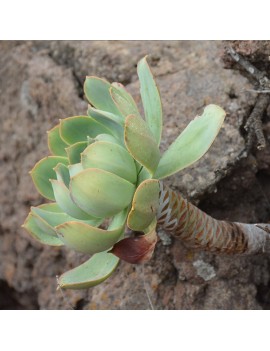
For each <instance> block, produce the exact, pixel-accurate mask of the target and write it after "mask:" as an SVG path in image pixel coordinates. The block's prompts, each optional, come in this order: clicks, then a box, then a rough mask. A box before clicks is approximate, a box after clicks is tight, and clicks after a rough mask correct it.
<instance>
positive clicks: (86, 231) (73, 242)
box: [56, 210, 127, 255]
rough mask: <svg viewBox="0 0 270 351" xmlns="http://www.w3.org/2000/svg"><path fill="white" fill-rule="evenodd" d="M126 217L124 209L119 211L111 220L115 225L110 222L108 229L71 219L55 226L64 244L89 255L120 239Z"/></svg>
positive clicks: (106, 247)
mask: <svg viewBox="0 0 270 351" xmlns="http://www.w3.org/2000/svg"><path fill="white" fill-rule="evenodd" d="M126 217H127V211H126V210H125V211H122V212H121V213H119V214H118V215H117V216H116V219H114V220H113V222H114V221H116V222H117V224H116V225H115V224H114V223H113V222H112V224H111V227H109V228H108V230H104V229H100V228H96V227H93V226H91V225H88V224H86V223H83V222H74V221H73V222H66V223H64V224H61V225H59V226H57V227H56V231H57V234H58V236H59V238H60V239H61V240H62V241H63V242H64V243H65V244H66V246H68V247H69V248H71V249H73V250H75V251H78V252H82V253H86V254H90V255H91V254H94V253H98V252H102V251H105V250H108V249H110V248H111V247H112V246H113V245H114V244H115V243H116V242H117V241H118V240H119V239H120V237H121V235H122V234H123V230H124V226H125V221H126ZM119 218H120V219H119ZM119 221H120V223H119ZM112 228H113V229H112Z"/></svg>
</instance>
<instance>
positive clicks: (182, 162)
mask: <svg viewBox="0 0 270 351" xmlns="http://www.w3.org/2000/svg"><path fill="white" fill-rule="evenodd" d="M225 115H226V113H225V111H224V110H223V109H222V108H221V107H219V106H217V105H208V106H206V107H205V109H204V112H203V114H202V115H201V116H198V117H196V118H195V119H194V120H193V121H191V122H190V123H189V124H188V126H187V127H186V128H185V129H184V131H183V132H182V133H181V134H180V135H179V137H178V138H177V139H176V140H175V141H174V142H173V143H172V144H171V146H170V147H169V148H168V150H167V151H166V152H165V153H164V154H163V156H162V158H161V160H160V162H159V165H158V168H157V170H156V173H155V174H154V178H156V179H162V178H165V177H168V176H170V175H172V174H174V173H176V172H179V171H180V170H182V169H184V168H186V167H188V166H190V165H191V164H193V163H194V162H196V161H197V160H199V159H200V158H201V157H202V156H203V155H204V154H205V153H206V151H207V150H208V149H209V148H210V146H211V145H212V143H213V141H214V140H215V138H216V136H217V134H218V132H219V130H220V128H221V126H222V123H223V121H224V118H225Z"/></svg>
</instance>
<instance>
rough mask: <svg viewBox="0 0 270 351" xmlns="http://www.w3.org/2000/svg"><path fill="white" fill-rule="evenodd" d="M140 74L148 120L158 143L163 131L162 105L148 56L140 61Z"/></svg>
mask: <svg viewBox="0 0 270 351" xmlns="http://www.w3.org/2000/svg"><path fill="white" fill-rule="evenodd" d="M138 76H139V80H140V85H141V89H140V91H141V97H142V102H143V108H144V113H145V119H146V122H147V124H148V126H149V128H150V130H151V132H152V134H153V135H154V138H155V140H156V143H157V145H159V143H160V139H161V133H162V123H163V122H162V105H161V100H160V95H159V91H158V88H157V85H156V82H155V80H154V77H153V74H152V72H151V70H150V68H149V66H148V63H147V61H146V57H144V58H143V59H142V60H140V61H139V63H138Z"/></svg>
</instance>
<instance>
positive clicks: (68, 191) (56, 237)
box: [23, 57, 225, 289]
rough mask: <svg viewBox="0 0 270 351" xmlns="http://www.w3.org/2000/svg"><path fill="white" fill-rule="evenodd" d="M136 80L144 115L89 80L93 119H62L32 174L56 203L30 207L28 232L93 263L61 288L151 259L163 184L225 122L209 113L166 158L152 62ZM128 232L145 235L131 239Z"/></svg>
mask: <svg viewBox="0 0 270 351" xmlns="http://www.w3.org/2000/svg"><path fill="white" fill-rule="evenodd" d="M138 76H139V81H140V93H141V99H142V104H143V110H144V114H143V115H142V114H141V113H140V111H139V109H138V107H137V105H136V103H135V101H134V99H133V98H132V96H131V95H130V94H129V93H128V91H127V90H126V89H125V88H124V86H123V85H121V84H119V83H112V84H111V83H109V82H107V81H106V80H104V79H100V78H97V77H92V76H90V77H86V80H85V83H84V92H85V96H86V98H87V100H88V101H89V106H88V110H87V114H86V115H85V116H74V117H68V118H65V119H62V120H60V123H59V124H58V125H56V126H55V127H54V128H53V129H51V130H50V131H49V132H48V146H49V150H50V152H51V155H50V156H47V157H45V158H43V159H41V160H40V161H39V162H38V163H37V164H36V165H35V166H34V168H33V169H32V171H31V172H30V173H31V176H32V179H33V182H34V184H35V186H36V188H37V190H38V191H39V193H40V194H41V195H42V196H43V197H45V198H46V199H47V200H50V201H51V202H49V203H46V204H43V205H41V206H37V207H31V211H30V213H29V215H28V217H27V218H26V220H25V223H24V225H23V227H24V228H25V229H26V230H27V231H28V232H29V233H30V234H31V235H32V237H34V238H35V239H36V240H38V241H39V242H41V243H42V244H46V245H52V246H61V245H66V246H67V247H69V248H70V249H72V250H75V251H78V252H82V253H85V254H89V255H90V256H91V257H90V258H89V260H88V261H86V262H85V263H83V264H82V265H80V266H78V267H76V268H74V269H72V270H70V271H68V272H66V273H64V274H62V276H60V279H59V284H60V286H61V287H62V288H73V289H80V288H88V287H91V286H94V285H97V284H99V283H101V282H102V281H104V280H105V279H106V278H108V277H109V276H110V275H111V274H112V273H113V271H114V270H115V268H116V266H117V264H118V262H119V259H124V260H126V261H128V262H130V263H141V262H145V261H147V260H149V259H150V258H151V256H152V253H153V250H154V247H155V244H156V241H157V236H156V225H157V220H158V218H157V216H158V213H159V212H160V184H161V183H160V180H161V179H163V178H165V177H167V176H170V175H172V174H174V173H176V172H178V171H180V170H182V169H183V168H185V167H187V166H189V165H191V164H192V163H194V162H195V161H197V160H198V159H199V158H200V157H202V156H203V155H204V154H205V152H206V151H207V150H208V148H209V147H210V146H211V144H212V142H213V141H214V139H215V137H216V135H217V134H218V131H219V129H220V127H221V125H222V123H223V120H224V117H225V112H224V111H223V109H222V108H220V107H219V106H216V105H208V106H206V107H205V109H204V112H203V114H202V115H201V116H198V117H196V118H195V119H194V120H193V121H191V122H190V124H189V125H188V126H187V127H186V129H185V130H184V131H183V132H182V133H181V134H180V135H179V136H178V138H177V139H176V140H175V141H174V142H173V143H172V144H171V145H170V147H169V148H168V150H167V151H166V152H165V153H164V154H163V155H161V153H160V150H159V144H160V140H161V133H162V105H161V100H160V95H159V91H158V88H157V85H156V83H155V80H154V78H153V74H152V72H151V70H150V68H149V66H148V63H147V60H146V57H145V58H143V59H142V60H140V61H139V63H138ZM163 200H164V199H163ZM163 204H164V201H163ZM160 216H162V213H159V217H160ZM169 224H170V223H169ZM167 225H168V223H167ZM127 227H128V228H130V229H131V230H132V231H134V232H140V235H137V236H135V237H128V238H125V232H126V229H127Z"/></svg>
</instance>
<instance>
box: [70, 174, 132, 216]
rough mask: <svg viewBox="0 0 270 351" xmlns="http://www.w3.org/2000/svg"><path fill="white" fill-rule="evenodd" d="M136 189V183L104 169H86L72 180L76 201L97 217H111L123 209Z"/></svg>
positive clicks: (72, 190)
mask: <svg viewBox="0 0 270 351" xmlns="http://www.w3.org/2000/svg"><path fill="white" fill-rule="evenodd" d="M134 191H135V186H134V184H131V183H130V182H128V181H127V180H125V179H123V178H121V177H119V176H117V175H115V174H113V173H110V172H107V171H104V170H102V169H96V168H88V169H85V170H84V171H82V172H80V173H78V174H77V175H75V176H74V177H72V178H71V180H70V192H71V196H72V199H73V200H74V202H75V203H76V204H77V205H78V206H79V207H80V208H81V209H82V210H83V211H85V212H86V213H89V214H90V215H93V216H96V217H102V218H105V217H111V216H113V215H115V214H117V213H118V212H120V211H122V210H123V209H124V208H126V207H127V206H128V205H129V204H130V203H131V200H132V197H133V193H134Z"/></svg>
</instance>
